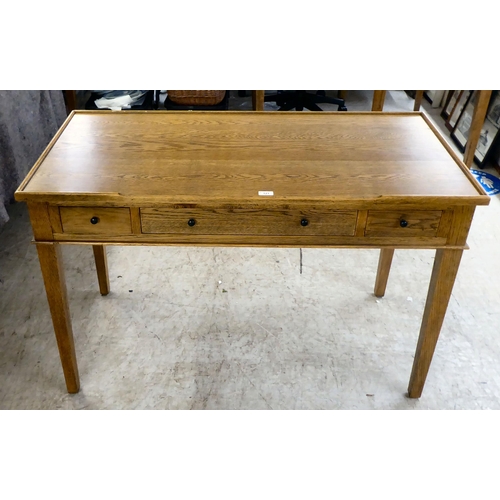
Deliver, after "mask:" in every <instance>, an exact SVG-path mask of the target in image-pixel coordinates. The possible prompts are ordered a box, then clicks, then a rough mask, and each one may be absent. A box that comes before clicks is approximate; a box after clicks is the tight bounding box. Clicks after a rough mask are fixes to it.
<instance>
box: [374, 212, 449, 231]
mask: <svg viewBox="0 0 500 500" xmlns="http://www.w3.org/2000/svg"><path fill="white" fill-rule="evenodd" d="M441 215H442V212H441V211H437V210H433V211H424V210H422V211H414V210H412V211H408V212H405V211H401V212H399V211H385V210H369V211H368V218H367V221H366V229H365V236H403V237H404V236H405V235H406V236H437V232H438V229H439V222H440V220H441Z"/></svg>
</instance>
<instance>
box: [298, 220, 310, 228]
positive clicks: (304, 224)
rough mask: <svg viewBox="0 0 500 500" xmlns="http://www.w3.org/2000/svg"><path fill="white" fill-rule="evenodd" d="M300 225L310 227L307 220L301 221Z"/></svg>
mask: <svg viewBox="0 0 500 500" xmlns="http://www.w3.org/2000/svg"><path fill="white" fill-rule="evenodd" d="M300 225H301V226H304V227H306V226H308V225H309V221H308V220H307V219H302V220H301V221H300Z"/></svg>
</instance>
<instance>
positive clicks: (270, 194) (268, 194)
mask: <svg viewBox="0 0 500 500" xmlns="http://www.w3.org/2000/svg"><path fill="white" fill-rule="evenodd" d="M259 196H274V191H259Z"/></svg>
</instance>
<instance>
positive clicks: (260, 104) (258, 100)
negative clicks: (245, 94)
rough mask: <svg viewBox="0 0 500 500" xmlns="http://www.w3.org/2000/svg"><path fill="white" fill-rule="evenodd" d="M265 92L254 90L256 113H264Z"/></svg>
mask: <svg viewBox="0 0 500 500" xmlns="http://www.w3.org/2000/svg"><path fill="white" fill-rule="evenodd" d="M264 92H265V90H252V109H253V110H254V111H264Z"/></svg>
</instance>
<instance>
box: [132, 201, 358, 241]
mask: <svg viewBox="0 0 500 500" xmlns="http://www.w3.org/2000/svg"><path fill="white" fill-rule="evenodd" d="M140 213H141V227H142V232H143V233H146V234H237V235H269V236H279V235H283V236H308V235H309V236H310V235H325V236H326V235H331V236H352V235H354V231H355V227H356V217H357V212H356V211H338V210H325V209H323V208H320V209H316V208H307V207H304V209H301V208H294V209H293V210H286V209H272V210H271V209H260V208H242V207H237V208H210V207H196V208H186V207H180V208H174V207H169V208H141V211H140Z"/></svg>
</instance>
